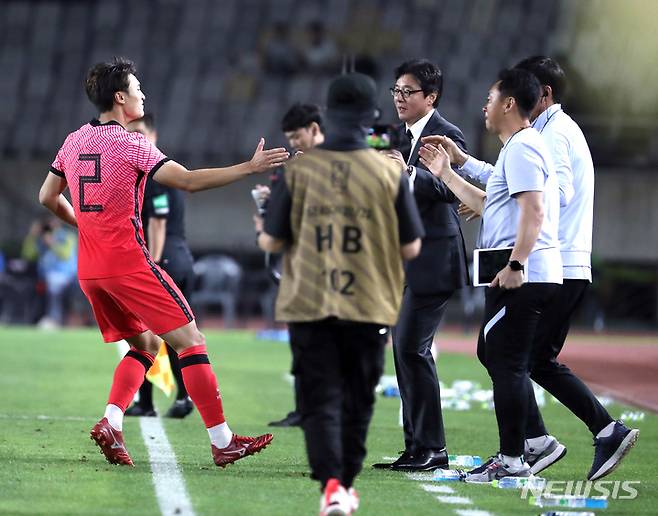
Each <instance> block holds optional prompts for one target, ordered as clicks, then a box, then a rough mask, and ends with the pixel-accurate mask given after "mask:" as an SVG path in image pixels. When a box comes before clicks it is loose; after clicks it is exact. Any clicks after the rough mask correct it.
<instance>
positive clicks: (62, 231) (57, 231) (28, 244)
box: [22, 217, 78, 329]
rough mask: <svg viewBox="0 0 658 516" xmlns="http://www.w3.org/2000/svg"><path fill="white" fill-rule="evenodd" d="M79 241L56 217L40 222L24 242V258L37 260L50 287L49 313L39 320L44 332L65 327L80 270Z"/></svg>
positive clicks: (47, 293) (47, 285) (47, 309)
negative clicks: (68, 299) (66, 300)
mask: <svg viewBox="0 0 658 516" xmlns="http://www.w3.org/2000/svg"><path fill="white" fill-rule="evenodd" d="M77 248H78V239H77V238H76V236H75V234H74V233H73V232H72V231H70V230H68V229H67V228H65V227H64V225H63V224H62V223H61V222H60V221H59V219H57V218H56V217H48V218H47V219H44V220H42V221H36V222H34V223H33V224H32V226H31V227H30V231H29V233H28V234H27V236H26V237H25V240H24V241H23V250H22V256H23V258H25V259H26V260H28V261H32V262H34V261H36V263H37V274H38V277H39V279H41V280H43V282H44V283H45V286H46V313H45V315H44V316H43V317H42V318H41V320H40V321H39V326H40V327H41V328H44V329H50V328H57V327H59V326H62V325H63V324H64V322H65V321H64V319H65V317H64V297H65V296H66V292H67V290H68V289H69V288H70V287H71V286H72V285H73V284H74V283H75V279H76V274H77V271H78V253H77Z"/></svg>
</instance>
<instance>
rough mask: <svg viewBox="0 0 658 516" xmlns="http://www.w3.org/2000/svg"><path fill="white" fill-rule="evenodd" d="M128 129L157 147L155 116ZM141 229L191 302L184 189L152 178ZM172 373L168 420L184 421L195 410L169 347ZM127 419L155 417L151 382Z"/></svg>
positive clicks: (157, 258) (155, 257)
mask: <svg viewBox="0 0 658 516" xmlns="http://www.w3.org/2000/svg"><path fill="white" fill-rule="evenodd" d="M127 129H128V130H129V131H134V132H138V133H141V134H143V135H144V136H146V138H148V140H149V141H150V142H151V143H153V144H154V145H156V144H157V139H158V136H157V131H156V129H155V120H154V117H153V115H152V114H150V113H146V114H145V115H144V116H143V117H142V118H140V119H138V120H135V121H133V122H131V123H130V124H128V127H127ZM142 227H143V228H144V236H145V237H146V242H147V244H148V249H149V252H150V253H151V256H152V257H153V260H154V261H155V262H156V263H157V264H158V265H159V266H160V267H162V268H163V269H164V270H165V271H167V273H168V274H169V275H170V276H171V278H172V279H173V280H174V282H176V285H178V288H180V290H181V292H182V293H183V295H184V296H185V297H186V298H187V299H189V297H190V294H191V293H192V287H193V285H194V271H193V270H192V266H193V265H194V260H193V258H192V253H191V252H190V249H189V247H188V246H187V242H186V241H185V196H184V194H183V192H182V191H181V190H177V189H175V188H171V187H169V186H165V185H163V184H160V183H158V182H156V181H153V180H151V178H149V179H148V180H147V183H146V189H145V191H144V205H143V208H142ZM167 353H168V354H169V362H170V363H171V371H172V374H173V375H174V378H175V379H176V385H177V387H178V393H177V395H176V399H175V400H174V403H173V405H172V406H171V408H170V409H169V410H168V411H167V413H166V416H167V417H173V418H184V417H185V416H187V415H188V414H189V413H190V412H192V409H193V408H194V405H193V404H192V400H191V399H190V398H189V396H188V395H187V390H186V389H185V385H184V384H183V376H182V374H181V370H180V364H179V362H178V355H177V354H176V352H175V351H174V350H173V349H172V348H171V347H170V346H169V345H168V344H167ZM125 414H126V416H156V415H157V413H156V411H155V408H154V406H153V384H152V383H151V382H149V381H148V380H144V383H143V384H142V386H141V387H140V389H139V401H137V402H135V403H133V405H132V406H131V407H129V408H128V409H127V410H126V413H125Z"/></svg>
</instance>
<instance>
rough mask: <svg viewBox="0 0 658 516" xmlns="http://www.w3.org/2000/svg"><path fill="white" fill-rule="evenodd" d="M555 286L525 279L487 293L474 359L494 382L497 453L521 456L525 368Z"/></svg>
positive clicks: (526, 383) (526, 385)
mask: <svg viewBox="0 0 658 516" xmlns="http://www.w3.org/2000/svg"><path fill="white" fill-rule="evenodd" d="M558 287H559V285H557V284H554V283H526V284H524V285H522V286H521V287H520V288H517V289H512V290H503V289H501V288H487V289H486V291H485V317H484V322H483V325H482V329H481V330H480V338H479V339H478V358H479V359H480V362H482V364H483V365H484V366H485V367H486V368H487V371H488V373H489V376H490V377H491V381H492V382H493V394H494V404H495V407H496V419H497V421H498V434H499V438H500V452H501V453H503V454H504V455H510V456H520V455H523V448H524V441H525V429H526V422H527V414H528V396H529V394H528V389H530V381H529V379H528V376H529V368H530V357H531V356H532V354H533V346H534V344H535V336H536V331H537V325H538V324H539V319H540V317H541V315H542V312H543V311H544V310H545V309H546V307H547V306H548V304H549V302H551V300H552V298H553V297H554V295H555V293H556V292H557V290H558Z"/></svg>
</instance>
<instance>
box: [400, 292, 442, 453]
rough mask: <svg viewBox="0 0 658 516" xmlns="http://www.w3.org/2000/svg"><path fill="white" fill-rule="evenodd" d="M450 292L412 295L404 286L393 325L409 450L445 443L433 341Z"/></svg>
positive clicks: (437, 448) (432, 447)
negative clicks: (400, 304) (399, 306)
mask: <svg viewBox="0 0 658 516" xmlns="http://www.w3.org/2000/svg"><path fill="white" fill-rule="evenodd" d="M451 295H452V292H446V293H443V294H440V295H434V296H418V295H415V294H414V293H413V292H411V290H410V289H409V287H405V289H404V295H403V297H402V307H401V308H400V319H399V320H398V324H397V326H395V327H394V328H393V357H394V359H395V373H396V375H397V379H398V386H399V388H400V397H401V398H402V421H403V425H404V446H405V450H407V451H408V452H410V453H414V452H417V451H419V450H435V451H438V450H441V449H443V448H445V446H446V438H445V431H444V428H443V416H442V414H441V392H440V389H439V380H438V377H437V374H436V364H435V363H434V359H433V358H432V341H433V339H434V334H435V333H436V330H437V328H438V326H439V323H440V322H441V318H442V317H443V313H444V312H445V309H446V305H447V303H448V299H449V298H450V296H451Z"/></svg>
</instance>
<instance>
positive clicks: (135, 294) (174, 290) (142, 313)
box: [80, 267, 194, 342]
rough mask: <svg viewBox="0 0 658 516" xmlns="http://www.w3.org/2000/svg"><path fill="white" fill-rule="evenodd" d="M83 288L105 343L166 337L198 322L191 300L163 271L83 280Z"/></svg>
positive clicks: (157, 269)
mask: <svg viewBox="0 0 658 516" xmlns="http://www.w3.org/2000/svg"><path fill="white" fill-rule="evenodd" d="M80 287H81V288H82V291H83V292H84V293H85V295H86V296H87V299H89V302H90V303H91V307H92V309H93V311H94V316H95V317H96V322H97V323H98V327H99V328H100V330H101V333H102V334H103V340H104V341H105V342H116V341H118V340H121V339H125V338H127V337H134V336H135V335H139V334H140V333H144V332H145V331H146V330H151V331H152V332H153V333H155V334H156V335H162V334H163V333H167V332H169V331H172V330H175V329H176V328H180V327H181V326H185V325H186V324H188V323H189V322H191V321H193V320H194V314H193V313H192V309H191V308H190V305H189V304H188V303H187V300H186V299H185V297H184V296H183V294H181V291H180V290H179V289H178V287H177V286H176V284H175V283H174V281H173V280H172V279H171V278H170V277H169V274H167V273H166V272H165V271H164V270H162V269H161V268H160V267H157V268H156V269H154V270H151V269H147V270H145V271H140V272H134V273H132V274H127V275H125V276H113V277H110V278H99V279H81V280H80Z"/></svg>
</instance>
